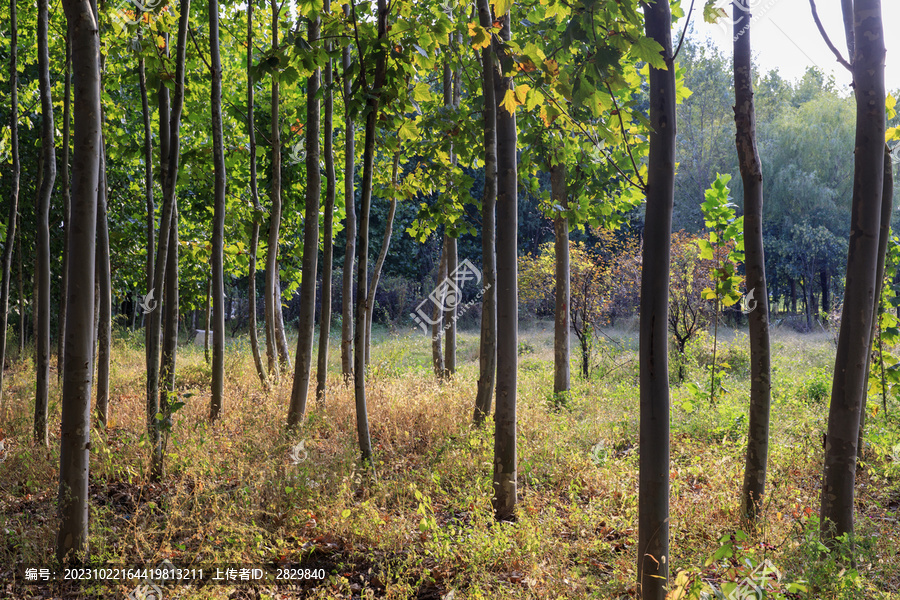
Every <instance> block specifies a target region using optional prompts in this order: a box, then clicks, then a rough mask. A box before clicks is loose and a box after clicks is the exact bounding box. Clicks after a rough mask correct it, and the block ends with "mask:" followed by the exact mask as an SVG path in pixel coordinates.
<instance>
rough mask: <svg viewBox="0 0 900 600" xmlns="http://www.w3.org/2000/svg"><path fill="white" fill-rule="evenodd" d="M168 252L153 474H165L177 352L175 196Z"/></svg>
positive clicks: (176, 230) (159, 475) (176, 200)
mask: <svg viewBox="0 0 900 600" xmlns="http://www.w3.org/2000/svg"><path fill="white" fill-rule="evenodd" d="M169 248H170V249H169V253H168V256H167V258H166V261H167V262H166V272H165V282H166V283H165V295H164V299H165V300H164V302H163V310H164V311H165V312H164V319H165V321H164V323H163V339H162V365H161V366H160V389H159V413H160V415H161V416H162V419H161V420H160V421H159V425H160V426H161V429H162V432H161V436H160V462H159V470H158V471H157V472H156V473H154V475H155V476H156V477H158V478H159V479H162V478H163V477H165V464H164V463H163V457H164V456H165V452H166V445H167V444H168V441H169V434H170V433H171V430H172V411H171V403H170V400H173V399H174V395H175V361H176V358H177V356H176V355H177V353H178V198H177V197H176V198H175V203H174V206H173V207H172V223H171V225H170V227H169Z"/></svg>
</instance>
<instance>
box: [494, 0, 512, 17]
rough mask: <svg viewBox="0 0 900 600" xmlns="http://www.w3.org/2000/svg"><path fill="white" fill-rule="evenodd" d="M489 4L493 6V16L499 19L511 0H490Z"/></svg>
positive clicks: (507, 10) (510, 3) (510, 4)
mask: <svg viewBox="0 0 900 600" xmlns="http://www.w3.org/2000/svg"><path fill="white" fill-rule="evenodd" d="M491 6H493V7H494V16H495V17H496V18H498V19H499V18H500V17H502V16H504V15H505V14H506V13H508V12H509V7H510V6H512V0H494V1H493V2H491Z"/></svg>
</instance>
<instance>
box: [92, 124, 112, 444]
mask: <svg viewBox="0 0 900 600" xmlns="http://www.w3.org/2000/svg"><path fill="white" fill-rule="evenodd" d="M106 190H107V185H106V143H105V140H104V137H103V134H102V133H101V135H100V178H99V181H98V189H97V247H96V259H95V260H96V262H97V266H96V267H95V269H96V277H97V284H98V285H97V290H98V293H99V302H98V309H99V310H98V313H97V418H98V420H99V421H100V423H101V425H102V426H103V427H106V424H107V422H108V421H109V363H110V342H111V339H110V338H111V335H112V276H111V273H110V265H109V225H108V223H107V195H106V194H107V192H106Z"/></svg>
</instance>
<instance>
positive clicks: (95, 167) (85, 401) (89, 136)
mask: <svg viewBox="0 0 900 600" xmlns="http://www.w3.org/2000/svg"><path fill="white" fill-rule="evenodd" d="M11 4H12V5H15V2H12V3H11ZM63 7H64V9H65V12H66V20H67V22H68V28H69V33H70V39H71V41H72V66H73V70H74V75H75V77H74V96H75V98H74V101H75V107H76V108H75V136H74V137H75V140H74V142H75V144H74V152H73V157H74V161H73V164H72V198H73V203H72V212H71V221H70V226H71V233H70V235H69V245H68V247H67V249H66V251H67V252H68V253H69V288H68V290H67V294H68V302H67V307H68V308H67V310H68V312H69V314H68V318H67V319H66V334H65V361H66V364H65V366H64V373H63V385H62V422H61V424H60V434H61V435H60V452H59V500H58V506H59V509H58V510H59V517H60V523H59V533H58V536H57V539H56V557H57V560H59V561H60V562H71V561H73V560H76V559H78V558H80V557H81V556H82V555H83V554H84V553H86V552H87V549H88V548H87V543H88V481H89V474H88V471H89V468H90V461H89V457H90V431H91V384H92V377H91V376H92V374H93V359H94V353H93V339H94V335H93V330H92V328H91V325H92V323H93V319H92V312H93V308H94V242H95V236H96V226H97V187H98V179H99V171H100V152H99V146H100V36H99V32H98V29H97V25H96V19H95V17H94V12H93V10H92V9H91V5H90V2H88V1H87V0H64V1H63ZM12 30H13V31H15V20H13V28H12ZM14 81H15V80H14ZM12 214H15V213H12Z"/></svg>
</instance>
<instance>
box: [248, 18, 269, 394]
mask: <svg viewBox="0 0 900 600" xmlns="http://www.w3.org/2000/svg"><path fill="white" fill-rule="evenodd" d="M254 85H255V84H254V81H253V2H248V3H247V132H248V134H249V136H250V197H251V199H252V200H253V229H252V232H251V233H250V273H249V280H250V290H249V292H248V294H247V295H248V296H249V297H250V348H251V349H252V350H253V364H255V365H256V374H257V375H258V376H259V380H260V382H261V383H262V384H263V385H264V386H266V387H268V386H269V379H268V376H267V375H266V370H265V367H263V363H262V356H261V354H260V351H259V328H258V325H257V322H256V255H257V252H258V251H259V219H260V215H261V214H262V206H260V204H259V184H258V182H257V172H256V122H255V119H254V116H253V113H254V109H253V103H254V92H253V86H254Z"/></svg>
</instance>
